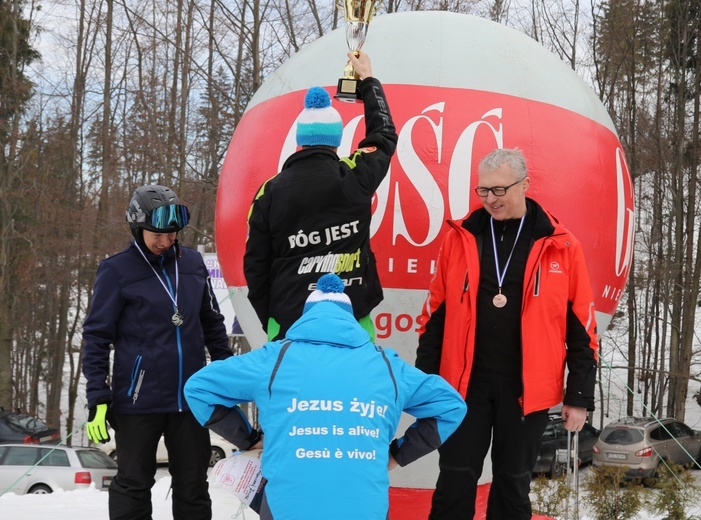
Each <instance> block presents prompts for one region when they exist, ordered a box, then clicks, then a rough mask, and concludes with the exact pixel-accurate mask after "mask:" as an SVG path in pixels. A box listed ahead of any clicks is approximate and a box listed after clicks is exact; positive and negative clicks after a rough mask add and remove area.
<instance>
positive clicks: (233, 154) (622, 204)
mask: <svg viewBox="0 0 701 520" xmlns="http://www.w3.org/2000/svg"><path fill="white" fill-rule="evenodd" d="M363 49H364V50H365V51H366V52H367V53H368V54H369V55H370V57H371V59H372V64H373V72H374V75H375V76H376V77H377V78H378V79H380V81H382V83H383V85H384V88H385V91H386V93H387V97H388V102H389V105H390V110H391V112H392V116H393V118H394V121H395V124H396V126H397V132H398V134H399V143H398V147H397V152H396V155H395V156H394V157H393V159H392V164H391V167H390V170H389V172H388V174H387V177H386V178H385V180H384V182H383V183H382V184H381V186H380V188H379V189H378V190H377V193H376V196H375V200H374V202H373V220H372V229H371V233H372V247H373V249H374V251H375V254H376V256H377V261H378V269H379V273H380V278H381V282H382V285H383V288H384V294H385V299H384V301H383V303H382V304H381V305H380V306H379V307H378V308H377V309H375V311H374V312H373V318H374V321H375V326H376V330H377V338H378V343H379V344H381V345H385V346H389V347H392V348H395V349H397V350H398V351H399V353H400V355H402V357H404V359H406V360H407V361H408V362H411V363H413V361H414V358H415V349H416V345H417V334H416V330H417V328H418V323H417V317H418V316H419V315H420V312H421V307H422V304H423V302H424V300H425V298H426V295H427V288H428V285H429V281H430V279H431V276H432V273H433V271H434V268H435V262H436V257H437V254H438V250H439V246H440V242H441V237H442V234H443V233H444V232H445V231H446V229H447V226H446V224H445V220H446V219H462V218H464V217H465V216H466V215H467V213H468V212H469V210H470V209H471V208H473V207H478V206H480V205H481V203H480V201H479V198H478V197H477V196H476V195H475V193H474V191H473V188H474V187H475V185H476V182H477V165H478V163H479V161H480V159H481V158H482V157H483V156H484V155H486V154H487V153H489V152H490V151H491V150H493V149H494V148H497V147H504V148H512V147H519V148H521V149H522V150H523V151H524V153H525V155H526V157H527V160H528V165H529V170H530V172H529V174H530V177H531V187H530V190H529V196H531V197H533V198H535V199H536V200H538V201H539V202H540V203H541V204H542V205H543V206H544V207H545V208H547V209H548V210H550V212H551V213H553V214H554V215H555V216H556V217H557V218H558V219H559V220H560V221H561V222H563V223H564V224H565V226H566V227H568V228H569V229H570V230H571V231H572V232H573V233H574V234H575V235H576V236H577V237H578V238H579V239H580V240H581V242H582V243H583V246H584V250H585V254H586V258H587V262H588V266H589V271H590V275H591V278H592V284H593V289H594V293H595V296H596V301H595V304H596V311H597V320H598V323H599V330H603V328H605V327H606V326H607V325H608V323H609V322H610V320H611V317H612V315H613V313H614V311H615V308H616V305H617V303H618V301H619V299H620V297H621V293H622V291H623V288H624V286H625V283H626V278H627V274H628V271H629V264H630V262H631V254H632V247H633V211H634V206H633V192H632V184H631V180H630V176H629V172H628V170H627V166H626V162H625V159H624V155H623V150H622V147H621V144H620V142H619V140H618V137H617V135H616V131H615V128H614V127H613V124H612V122H611V119H610V117H609V115H608V114H607V112H606V110H605V108H604V106H603V105H602V104H601V102H600V101H599V99H598V98H597V97H596V95H595V94H594V92H593V91H592V90H591V89H590V88H589V87H588V86H587V85H586V84H585V83H584V81H582V79H581V78H580V77H579V76H578V75H577V74H576V73H575V72H573V71H572V70H571V69H570V68H569V67H568V66H567V65H566V64H565V63H563V62H562V61H561V60H560V59H559V58H558V57H556V56H555V55H553V54H552V53H550V52H549V51H547V50H546V49H544V48H543V47H542V46H541V45H540V44H538V43H537V42H535V41H534V40H532V39H530V38H529V37H527V36H525V35H524V34H522V33H520V32H518V31H516V30H513V29H509V28H507V27H504V26H502V25H499V24H496V23H493V22H490V21H487V20H484V19H480V18H476V17H472V16H468V15H460V14H454V13H447V12H437V11H435V12H408V13H395V14H389V15H378V16H376V17H375V18H374V19H373V20H372V22H371V23H370V26H369V30H368V34H367V38H366V43H365V45H364V47H363ZM347 51H348V49H347V45H346V41H345V32H344V30H343V28H340V29H338V30H336V31H333V32H332V33H330V34H328V35H326V36H324V37H322V38H320V39H319V40H317V41H315V42H314V43H312V44H310V45H309V46H308V47H306V48H305V49H304V50H302V51H301V52H299V53H298V54H296V55H294V56H293V57H291V58H290V59H289V60H287V61H286V62H285V63H284V64H283V65H282V66H281V67H280V68H279V69H278V70H277V71H276V72H275V73H273V74H271V75H270V76H269V77H267V79H266V80H265V82H264V84H263V85H262V87H261V88H260V89H259V90H258V92H257V93H256V94H255V96H254V97H253V99H252V100H251V102H250V104H249V106H248V107H247V109H246V112H245V114H244V116H243V118H242V119H241V122H240V124H239V125H238V127H237V128H236V131H235V132H234V136H233V139H232V140H231V144H230V146H229V149H228V151H227V154H226V158H225V161H224V165H223V169H222V172H221V178H220V183H219V191H218V199H217V208H216V244H217V251H218V257H219V261H220V263H221V266H222V270H223V274H224V277H225V279H226V282H227V284H228V285H229V286H230V291H231V294H232V301H233V304H234V309H235V312H236V315H237V317H238V319H239V321H240V324H241V327H242V328H243V332H244V333H245V334H246V336H247V337H248V339H249V341H250V342H251V343H252V345H253V346H254V347H255V346H259V345H261V344H262V343H263V342H264V340H265V335H264V333H263V331H262V328H261V324H260V323H259V322H258V319H257V317H256V315H255V313H254V312H253V309H252V307H251V306H250V304H249V303H248V300H247V298H246V281H245V279H244V276H243V253H244V250H245V241H246V232H247V224H246V218H247V213H248V210H249V208H250V204H251V202H252V200H253V197H254V194H255V192H256V190H257V189H258V188H259V187H260V185H261V184H262V183H263V182H264V181H265V180H267V179H269V178H270V177H272V176H274V175H275V174H276V173H277V172H278V171H279V170H280V167H281V165H282V163H283V162H284V160H285V159H286V158H287V157H288V156H289V155H290V154H291V153H293V152H294V151H295V149H296V144H295V122H296V119H297V117H298V116H299V114H300V112H301V110H302V106H303V99H304V95H305V93H306V90H307V89H308V88H309V87H311V86H314V85H319V86H322V87H324V88H326V89H327V90H328V91H329V93H331V94H332V95H333V94H335V92H336V85H337V82H338V79H339V78H340V77H341V76H342V75H343V68H344V65H345V63H346V52H347ZM334 106H335V108H336V109H337V110H338V111H339V112H340V113H341V116H342V118H343V121H344V125H345V126H344V135H343V140H342V143H341V147H340V149H339V155H340V156H343V155H348V154H350V153H351V152H352V150H354V147H355V146H356V145H357V143H358V141H359V140H360V139H361V138H362V137H363V136H364V130H365V126H364V122H363V108H362V106H361V105H360V104H354V103H340V102H336V101H334ZM310 210H313V208H310ZM431 478H433V477H431ZM434 483H435V481H433V480H432V481H430V482H428V483H425V484H427V485H428V487H430V486H432V485H433V484H434Z"/></svg>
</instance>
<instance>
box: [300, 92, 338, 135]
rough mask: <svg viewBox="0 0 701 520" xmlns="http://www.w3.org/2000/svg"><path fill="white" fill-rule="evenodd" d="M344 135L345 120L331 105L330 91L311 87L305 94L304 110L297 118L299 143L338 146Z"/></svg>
mask: <svg viewBox="0 0 701 520" xmlns="http://www.w3.org/2000/svg"><path fill="white" fill-rule="evenodd" d="M342 135H343V121H342V120H341V115H340V114H339V113H338V112H337V111H336V109H335V108H333V107H332V106H331V98H330V97H329V93H328V92H326V91H325V90H324V89H323V88H321V87H312V88H310V89H309V90H308V91H307V94H306V96H304V110H302V113H301V114H300V115H299V118H298V119H297V144H298V145H299V146H317V145H324V146H331V147H334V148H338V147H339V145H340V144H341V136H342Z"/></svg>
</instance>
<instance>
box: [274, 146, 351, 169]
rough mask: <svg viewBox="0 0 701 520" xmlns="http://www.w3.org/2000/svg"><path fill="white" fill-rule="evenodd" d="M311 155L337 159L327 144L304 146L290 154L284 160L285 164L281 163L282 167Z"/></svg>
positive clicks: (285, 167)
mask: <svg viewBox="0 0 701 520" xmlns="http://www.w3.org/2000/svg"><path fill="white" fill-rule="evenodd" d="M311 156H315V157H318V156H326V158H327V159H333V160H334V161H336V162H338V160H339V159H338V154H337V153H336V152H334V151H333V149H332V148H329V147H328V146H305V147H304V148H302V149H301V150H299V151H297V152H295V153H293V154H292V155H290V156H289V157H288V158H287V160H286V161H285V164H283V165H282V169H283V170H285V169H287V168H289V167H290V166H292V164H294V163H295V162H296V161H300V160H302V159H306V158H308V157H311Z"/></svg>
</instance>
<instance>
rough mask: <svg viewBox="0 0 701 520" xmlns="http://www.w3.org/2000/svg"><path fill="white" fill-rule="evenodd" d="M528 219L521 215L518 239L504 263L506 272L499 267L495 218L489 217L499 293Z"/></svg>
mask: <svg viewBox="0 0 701 520" xmlns="http://www.w3.org/2000/svg"><path fill="white" fill-rule="evenodd" d="M524 220H526V215H525V214H524V215H523V216H522V217H521V223H520V224H519V225H518V232H517V233H516V240H514V245H513V246H511V253H509V258H508V259H507V260H506V265H504V272H501V269H499V255H498V254H497V241H496V239H495V238H494V218H493V217H489V224H490V225H491V226H492V246H493V247H494V263H495V264H496V268H497V283H498V284H499V294H501V286H502V284H503V283H504V277H505V276H506V270H507V269H508V268H509V262H511V257H512V256H513V254H514V249H516V242H518V237H519V236H520V235H521V229H523V222H524Z"/></svg>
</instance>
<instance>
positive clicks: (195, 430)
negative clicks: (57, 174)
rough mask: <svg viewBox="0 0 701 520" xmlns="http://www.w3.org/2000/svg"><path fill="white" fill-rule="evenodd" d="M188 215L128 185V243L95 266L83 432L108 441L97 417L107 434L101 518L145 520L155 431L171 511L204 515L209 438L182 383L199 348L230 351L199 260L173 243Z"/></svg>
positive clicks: (197, 362)
mask: <svg viewBox="0 0 701 520" xmlns="http://www.w3.org/2000/svg"><path fill="white" fill-rule="evenodd" d="M188 219H189V211H188V209H187V207H186V206H184V205H182V204H180V203H179V200H178V198H177V196H176V195H175V193H174V192H173V191H172V190H171V189H170V188H166V187H164V186H156V185H152V186H151V185H150V186H142V187H140V188H137V189H136V191H135V192H134V195H133V196H132V199H131V201H130V203H129V209H128V210H127V222H128V223H129V227H130V228H131V232H132V235H133V236H134V241H133V242H132V243H131V245H130V246H129V247H128V248H127V249H125V250H124V251H122V252H121V253H118V254H116V255H114V256H111V257H109V258H107V259H106V260H104V261H102V262H101V263H100V266H99V268H98V271H97V277H96V279H95V286H94V290H93V297H92V305H91V308H90V311H89V313H88V316H87V318H86V320H85V323H84V324H83V340H84V347H83V374H84V375H85V378H86V379H87V384H86V394H87V400H88V408H89V412H90V413H89V417H88V437H89V438H90V440H91V441H93V442H106V441H107V440H109V434H108V431H107V424H106V421H107V420H109V422H110V423H111V424H112V426H113V427H114V430H115V436H116V444H117V458H118V461H119V469H118V473H117V475H116V477H115V478H114V479H113V480H112V484H111V485H110V489H109V513H110V519H111V520H115V519H124V520H127V519H128V520H136V519H150V518H151V511H152V507H151V487H152V486H153V484H154V482H155V479H154V476H155V473H156V448H157V445H158V441H159V439H160V437H161V435H163V436H164V439H165V445H166V448H167V449H168V459H169V470H170V473H171V476H172V479H173V480H172V487H173V517H174V518H176V519H183V520H195V519H210V518H211V516H212V510H211V500H210V498H209V492H208V485H207V468H208V466H209V458H210V444H209V434H208V432H207V430H206V429H204V428H202V427H201V426H200V425H199V424H198V423H197V421H196V420H195V418H194V417H193V415H192V413H191V412H190V409H189V407H188V405H187V402H186V401H185V398H184V395H183V388H184V386H185V382H186V381H187V379H188V378H189V377H190V376H191V375H192V374H194V373H195V372H196V371H197V370H199V369H200V368H202V367H203V366H205V364H206V354H205V347H206V348H207V350H208V351H209V354H210V356H211V358H212V359H213V360H219V359H226V358H228V357H229V356H231V350H230V348H229V341H228V337H227V334H226V328H225V325H224V317H223V316H222V314H221V313H220V311H219V306H218V304H217V301H216V298H215V297H214V292H213V290H212V287H211V284H210V280H209V274H208V272H207V269H206V267H205V265H204V261H203V260H202V256H201V255H200V254H199V253H198V252H197V251H195V250H192V249H189V248H185V247H180V246H179V244H178V241H177V233H178V231H180V230H181V229H182V228H183V227H185V226H186V225H187V223H188ZM112 349H113V350H114V354H113V355H114V358H113V363H112V374H111V383H108V378H109V376H110V351H111V350H112Z"/></svg>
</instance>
